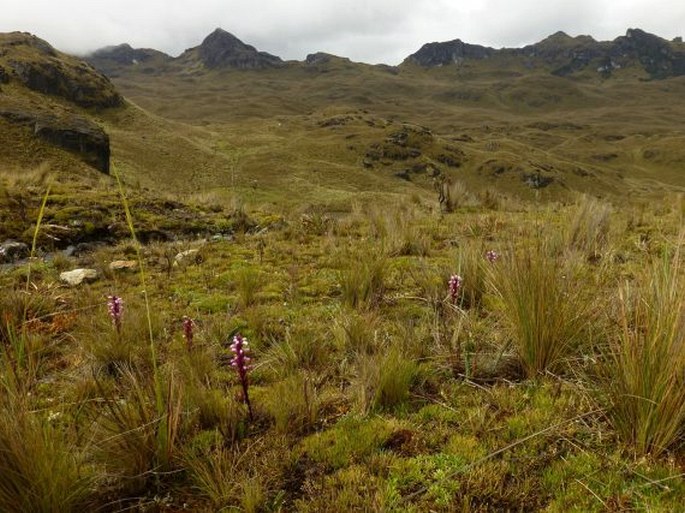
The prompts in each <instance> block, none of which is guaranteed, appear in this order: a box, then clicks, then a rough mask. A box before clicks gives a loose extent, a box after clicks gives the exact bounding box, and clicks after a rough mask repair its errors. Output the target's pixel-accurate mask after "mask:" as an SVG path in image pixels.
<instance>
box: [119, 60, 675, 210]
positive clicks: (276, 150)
mask: <svg viewBox="0 0 685 513" xmlns="http://www.w3.org/2000/svg"><path fill="white" fill-rule="evenodd" d="M492 66H493V68H492V69H493V71H492V72H488V71H487V70H485V71H483V70H482V69H480V68H479V69H478V71H477V72H475V71H474V70H470V69H469V67H468V66H467V67H465V68H462V69H459V70H447V69H436V70H428V71H426V70H417V69H414V68H412V67H411V66H405V67H403V68H402V69H401V71H399V72H390V71H388V70H387V69H386V68H383V67H372V66H366V65H353V64H349V63H344V62H338V61H334V62H333V63H332V64H329V65H328V67H327V68H324V70H323V71H322V70H321V69H317V70H312V69H309V68H307V67H306V66H304V65H301V64H295V63H291V64H289V66H288V67H287V69H284V70H271V71H259V72H241V71H225V72H208V73H204V72H195V73H184V72H183V71H182V70H180V69H177V70H174V69H173V68H172V69H171V70H167V71H166V72H164V73H157V74H155V73H136V72H128V73H123V72H122V73H121V75H120V76H119V77H117V78H116V79H115V82H116V84H117V86H118V87H119V88H120V89H121V90H122V91H123V92H124V93H125V95H126V96H127V97H128V98H129V99H130V100H132V101H133V102H135V103H136V104H137V105H139V106H140V107H142V108H144V109H146V110H147V111H149V112H153V113H154V114H156V115H159V116H162V117H164V118H167V119H173V120H177V121H179V122H182V123H184V124H187V125H192V126H195V127H198V128H202V129H203V130H204V134H202V133H200V132H197V137H196V138H194V139H193V140H194V141H195V142H197V143H198V144H200V145H201V146H204V147H205V149H209V150H211V151H212V152H214V154H215V155H218V156H220V157H222V158H223V159H228V161H230V162H233V163H234V165H232V166H231V165H229V167H230V168H231V169H232V171H231V172H230V174H231V183H232V184H235V183H236V180H238V182H242V184H243V185H244V183H245V181H246V180H249V181H250V183H255V182H257V183H262V184H263V185H264V186H265V187H268V185H267V184H274V185H276V187H277V188H278V189H281V190H282V189H283V187H284V185H285V184H284V183H283V180H278V181H276V182H275V183H274V178H276V177H281V178H282V179H284V178H285V177H290V176H292V177H293V180H292V181H296V182H298V183H299V182H301V181H302V179H304V181H305V182H319V183H320V182H321V181H323V182H324V183H326V185H329V180H330V185H332V186H333V187H335V180H336V176H340V175H341V174H344V175H345V182H346V183H347V184H358V185H359V187H360V188H363V189H367V188H369V186H373V182H374V181H375V180H376V179H377V177H376V178H372V177H370V176H369V175H370V174H374V173H369V172H366V171H364V170H363V169H361V168H360V163H361V162H362V161H363V158H364V155H365V153H366V151H367V150H368V147H369V146H370V145H371V144H373V143H377V142H382V141H383V140H384V138H385V137H386V136H387V135H388V132H386V131H383V130H380V129H379V127H378V126H376V127H368V126H366V127H365V126H363V125H364V124H366V123H367V122H369V121H370V120H374V119H375V120H383V121H381V123H380V126H382V125H383V124H384V123H386V122H388V121H394V122H397V123H399V122H406V123H410V124H419V125H422V126H427V127H429V128H430V129H432V130H433V132H434V134H435V136H436V139H438V140H439V141H444V142H445V144H448V143H451V144H453V145H454V146H457V147H458V148H459V149H460V150H462V151H463V152H465V153H466V159H465V162H464V163H463V165H462V167H461V168H460V169H459V170H449V169H445V171H448V174H452V175H454V176H458V177H459V178H460V179H462V180H464V181H465V182H467V183H468V184H469V185H471V186H472V187H474V188H476V189H482V188H484V187H488V186H495V187H498V188H499V189H500V190H508V191H511V192H513V193H516V194H523V195H528V196H530V195H531V194H530V191H529V190H527V187H526V186H525V185H524V184H522V183H521V179H520V176H521V174H522V173H535V172H536V170H537V169H543V171H541V172H542V174H545V175H549V176H552V177H554V178H555V180H556V183H554V184H553V185H552V186H551V187H550V188H549V192H547V191H545V193H546V194H548V195H550V194H551V196H552V197H559V196H560V195H563V194H564V191H568V190H581V191H588V192H593V193H598V194H619V195H623V194H625V193H628V194H631V193H633V194H645V193H649V192H656V193H661V192H662V191H663V190H683V186H685V182H684V181H683V176H682V173H681V172H680V165H681V164H682V162H683V160H684V159H685V155H684V154H683V151H682V144H681V143H682V141H683V136H684V135H683V131H682V129H681V124H680V119H682V116H683V114H684V113H683V110H682V109H683V108H682V107H681V106H680V105H681V102H679V101H678V98H680V97H681V96H682V94H683V90H684V89H685V81H684V80H682V79H672V80H668V81H662V82H658V81H655V82H640V81H638V80H637V78H639V77H632V76H618V77H617V78H614V79H611V80H607V81H600V80H598V79H589V78H585V79H578V80H569V79H563V78H558V77H553V76H548V75H546V74H542V73H539V74H533V75H530V76H519V75H521V74H520V72H519V71H511V72H502V71H498V70H497V64H496V63H493V64H492ZM626 73H627V72H626ZM503 75H505V76H503ZM506 75H508V76H506ZM360 113H362V114H363V116H364V119H363V120H361V121H362V123H356V124H354V126H352V127H349V126H345V127H338V128H337V129H334V130H331V129H330V127H329V128H328V129H326V128H324V129H321V128H320V127H317V123H318V122H319V121H320V120H321V119H322V118H326V117H331V116H334V115H341V114H352V115H358V114H360ZM463 135H468V136H470V137H471V139H472V142H469V143H466V142H463V141H462V140H457V141H453V139H455V138H456V139H463V137H462V136H463ZM352 139H353V140H352ZM114 141H115V148H116V146H117V145H118V144H119V145H120V146H121V147H122V149H123V148H124V147H125V144H126V143H124V141H121V142H119V141H117V138H116V137H115V138H114ZM351 143H352V144H351ZM436 149H439V148H436ZM438 154H439V152H437V151H436V152H433V151H431V150H430V149H428V151H426V152H425V153H424V155H422V157H421V158H419V159H418V161H419V162H433V163H435V158H436V157H437V156H438ZM115 158H116V156H115ZM207 160H210V159H209V158H208V159H207ZM146 164H147V163H146ZM438 165H439V164H438ZM162 166H163V160H162V161H160V166H159V167H162ZM145 167H146V168H147V169H149V166H148V165H146V166H145ZM219 167H220V169H219V170H217V169H212V168H211V166H209V169H205V170H204V171H203V176H201V177H195V178H194V179H198V180H199V182H198V183H201V184H202V185H201V186H202V187H204V186H206V184H207V183H212V184H214V185H215V186H217V187H223V186H225V185H226V183H227V177H226V171H225V170H226V167H225V166H219ZM382 167H383V168H385V169H386V170H390V169H391V170H393V171H394V172H399V171H402V170H403V169H405V168H406V167H407V165H406V162H391V163H389V164H388V166H382ZM442 167H443V168H445V166H442ZM322 168H323V170H322ZM493 168H501V169H502V170H504V172H503V173H502V174H495V173H493V171H492V170H493ZM315 169H319V172H323V173H324V177H323V179H322V178H320V177H321V175H320V174H316V173H315V172H314V170H315ZM545 169H546V170H547V171H545ZM327 170H331V172H330V173H329V174H330V176H325V175H326V172H327ZM170 171H172V170H169V169H168V168H167V169H160V171H159V172H166V173H168V174H169V175H170V177H171V179H172V180H173V176H174V175H175V173H178V172H181V171H180V170H178V169H174V170H173V172H170ZM376 174H377V173H376ZM381 174H382V173H381ZM392 174H393V173H386V175H388V176H392ZM184 176H185V175H184ZM315 177H316V178H315ZM382 180H383V182H384V185H382V186H381V187H382V188H384V187H387V186H390V187H391V188H396V187H397V184H395V183H393V182H394V181H395V180H390V181H388V180H385V177H384V176H383V177H382ZM423 185H425V184H423ZM400 188H401V186H400ZM293 192H294V193H295V194H297V192H295V191H290V193H291V194H292V193H293ZM308 196H309V195H308Z"/></svg>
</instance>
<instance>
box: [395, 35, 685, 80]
mask: <svg viewBox="0 0 685 513" xmlns="http://www.w3.org/2000/svg"><path fill="white" fill-rule="evenodd" d="M488 59H498V60H500V61H501V60H505V59H506V60H509V61H510V63H516V64H519V65H520V66H521V67H522V69H527V70H533V69H540V68H542V69H545V70H547V71H548V72H550V73H552V74H554V75H557V76H569V75H577V74H581V73H584V72H590V73H595V74H599V75H601V76H603V77H605V78H607V77H609V76H611V75H612V74H613V73H614V72H616V71H617V70H620V69H623V68H637V69H641V70H643V71H644V72H645V73H646V74H647V76H648V77H649V78H653V79H664V78H669V77H676V76H681V75H685V44H683V43H682V40H674V41H667V40H665V39H662V38H660V37H658V36H655V35H653V34H649V33H647V32H644V31H643V30H640V29H629V30H628V31H627V32H626V35H625V36H621V37H618V38H616V39H614V40H613V41H609V42H607V41H595V40H594V39H593V38H592V37H590V36H577V37H571V36H569V35H567V34H565V33H564V32H557V33H555V34H553V35H551V36H549V37H547V38H546V39H544V40H542V41H540V42H539V43H535V44H532V45H528V46H525V47H523V48H502V49H494V48H489V47H484V46H480V45H471V44H467V43H464V42H462V41H461V40H459V39H455V40H454V41H447V42H443V43H428V44H425V45H423V46H422V47H421V48H420V49H419V50H418V51H417V52H416V53H413V54H412V55H410V56H409V57H407V59H405V61H404V64H405V65H406V64H416V65H418V66H421V67H424V68H433V67H442V66H462V65H464V64H465V63H477V62H478V61H484V60H488Z"/></svg>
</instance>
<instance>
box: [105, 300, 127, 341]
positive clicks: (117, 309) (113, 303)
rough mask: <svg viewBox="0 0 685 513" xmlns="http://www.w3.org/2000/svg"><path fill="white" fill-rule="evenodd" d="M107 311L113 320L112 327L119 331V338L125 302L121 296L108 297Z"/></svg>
mask: <svg viewBox="0 0 685 513" xmlns="http://www.w3.org/2000/svg"><path fill="white" fill-rule="evenodd" d="M107 310H108V311H109V316H110V317H111V318H112V325H114V328H115V329H116V330H117V336H121V317H122V316H123V314H124V300H123V299H121V298H120V297H119V296H107Z"/></svg>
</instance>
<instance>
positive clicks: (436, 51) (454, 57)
mask: <svg viewBox="0 0 685 513" xmlns="http://www.w3.org/2000/svg"><path fill="white" fill-rule="evenodd" d="M497 51H498V50H495V49H494V48H489V47H485V46H480V45H471V44H468V43H464V42H463V41H461V40H460V39H455V40H453V41H447V42H445V43H427V44H425V45H423V46H422V47H421V49H420V50H419V51H418V52H416V53H414V54H412V55H410V56H409V57H407V59H406V60H405V62H407V61H409V62H413V63H416V64H418V65H419V66H423V67H425V68H434V67H438V66H447V65H450V64H461V63H462V62H464V61H465V60H467V59H469V60H482V59H487V58H489V57H491V56H492V55H494V54H495V53H496V52H497Z"/></svg>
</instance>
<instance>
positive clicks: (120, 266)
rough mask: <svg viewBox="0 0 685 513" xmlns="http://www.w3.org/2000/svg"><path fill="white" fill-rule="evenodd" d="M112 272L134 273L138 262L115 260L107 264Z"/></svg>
mask: <svg viewBox="0 0 685 513" xmlns="http://www.w3.org/2000/svg"><path fill="white" fill-rule="evenodd" d="M109 268H110V270H112V271H135V270H136V269H138V262H136V261H135V260H115V261H114V262H112V263H111V264H109Z"/></svg>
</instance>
